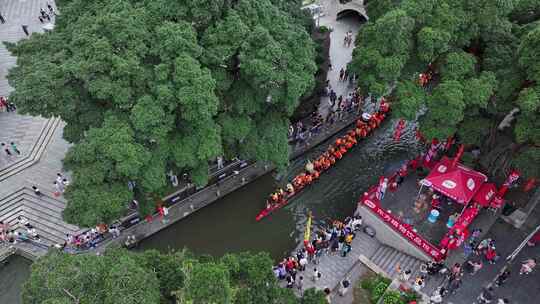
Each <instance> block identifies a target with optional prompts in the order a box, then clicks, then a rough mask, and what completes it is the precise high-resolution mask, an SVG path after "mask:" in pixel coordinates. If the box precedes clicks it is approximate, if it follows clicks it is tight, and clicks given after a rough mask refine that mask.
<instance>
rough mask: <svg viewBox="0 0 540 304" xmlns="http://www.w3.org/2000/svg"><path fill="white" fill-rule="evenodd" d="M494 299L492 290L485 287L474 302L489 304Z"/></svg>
mask: <svg viewBox="0 0 540 304" xmlns="http://www.w3.org/2000/svg"><path fill="white" fill-rule="evenodd" d="M494 298H495V295H494V294H493V288H492V287H487V288H484V289H483V290H482V293H480V295H479V296H478V298H477V299H476V300H477V301H478V303H480V304H482V303H491V301H493V299H494Z"/></svg>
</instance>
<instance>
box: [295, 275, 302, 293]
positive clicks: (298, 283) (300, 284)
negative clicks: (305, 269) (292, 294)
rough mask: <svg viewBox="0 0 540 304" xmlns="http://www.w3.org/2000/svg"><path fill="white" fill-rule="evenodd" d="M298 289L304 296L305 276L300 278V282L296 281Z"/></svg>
mask: <svg viewBox="0 0 540 304" xmlns="http://www.w3.org/2000/svg"><path fill="white" fill-rule="evenodd" d="M296 288H298V290H299V291H300V294H302V292H303V289H304V277H303V276H299V277H298V280H296Z"/></svg>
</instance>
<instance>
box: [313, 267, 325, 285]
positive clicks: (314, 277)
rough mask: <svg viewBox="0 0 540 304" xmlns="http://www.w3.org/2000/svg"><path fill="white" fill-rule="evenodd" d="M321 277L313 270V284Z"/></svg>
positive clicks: (319, 273)
mask: <svg viewBox="0 0 540 304" xmlns="http://www.w3.org/2000/svg"><path fill="white" fill-rule="evenodd" d="M321 277H322V274H321V272H320V271H318V270H317V268H313V275H312V277H311V280H312V281H313V282H317V281H318V280H320V278H321Z"/></svg>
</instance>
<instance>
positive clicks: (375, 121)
mask: <svg viewBox="0 0 540 304" xmlns="http://www.w3.org/2000/svg"><path fill="white" fill-rule="evenodd" d="M389 110H390V108H389V105H388V104H385V105H384V106H381V110H379V111H378V112H376V113H374V114H373V115H371V118H370V120H369V121H367V122H366V121H362V120H360V119H358V120H357V122H356V124H355V127H354V128H353V129H351V130H349V131H348V132H347V134H346V135H345V136H342V137H340V138H338V139H337V140H336V148H337V150H339V149H340V147H341V148H343V146H340V144H339V142H342V141H346V138H347V137H348V138H350V137H351V134H353V135H354V138H355V144H356V139H363V138H366V137H367V136H369V135H370V134H371V133H372V132H373V131H374V130H375V129H377V128H378V127H379V126H380V124H381V123H382V121H383V120H384V119H385V118H386V117H387V113H388V111H389ZM361 124H365V125H367V126H368V127H367V129H361V128H360V127H358V126H359V125H361ZM330 147H333V146H332V145H331V146H330ZM352 147H353V145H351V146H349V147H347V148H346V150H345V151H343V150H341V151H342V152H341V153H340V154H339V155H340V156H342V154H344V153H345V152H346V151H347V150H350V149H351V148H352ZM338 152H339V151H338ZM325 153H328V152H325ZM325 153H323V155H324V154H325ZM319 158H321V156H319ZM339 159H341V157H337V158H335V163H337V161H338V160H339ZM335 163H333V164H332V165H331V166H330V167H332V166H333V165H334V164H335ZM330 167H327V168H321V170H320V172H321V173H322V172H324V171H327V170H328V169H329V168H330ZM317 172H319V171H317ZM318 174H319V173H317V177H316V178H313V179H311V177H310V181H309V182H308V183H306V184H304V185H302V186H301V187H300V188H297V189H295V190H294V192H293V193H291V194H290V195H284V196H283V197H281V198H280V199H279V200H278V201H277V203H274V204H270V205H269V206H268V208H265V209H263V210H262V211H261V212H259V214H257V216H256V217H255V220H256V221H257V222H258V221H260V220H262V219H263V218H265V217H267V216H269V215H270V214H272V212H274V211H276V210H279V209H281V208H283V207H284V206H286V205H287V204H289V202H290V200H291V198H292V197H294V196H295V195H297V194H298V193H299V192H301V191H302V190H303V189H304V188H306V187H307V186H309V185H311V184H312V183H313V182H314V181H315V180H316V179H317V178H318ZM302 175H303V176H311V175H310V173H308V172H302V173H300V174H299V175H297V176H296V177H295V178H294V179H293V181H294V180H296V179H297V178H298V177H300V176H302ZM293 183H294V182H293Z"/></svg>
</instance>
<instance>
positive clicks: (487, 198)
mask: <svg viewBox="0 0 540 304" xmlns="http://www.w3.org/2000/svg"><path fill="white" fill-rule="evenodd" d="M496 193H497V187H496V186H495V185H494V184H493V183H485V184H483V185H482V187H480V190H478V192H476V194H475V195H474V197H473V201H475V202H477V203H479V204H480V205H482V206H483V207H487V206H489V203H490V202H491V200H492V199H493V198H494V197H495V194H496Z"/></svg>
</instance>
